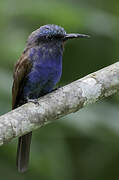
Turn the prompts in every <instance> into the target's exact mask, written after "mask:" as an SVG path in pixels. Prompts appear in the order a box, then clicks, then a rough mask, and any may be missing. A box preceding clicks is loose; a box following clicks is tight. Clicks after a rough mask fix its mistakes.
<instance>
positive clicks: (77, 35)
mask: <svg viewBox="0 0 119 180" xmlns="http://www.w3.org/2000/svg"><path fill="white" fill-rule="evenodd" d="M74 38H90V36H89V35H85V34H66V36H65V37H64V41H66V40H68V39H74Z"/></svg>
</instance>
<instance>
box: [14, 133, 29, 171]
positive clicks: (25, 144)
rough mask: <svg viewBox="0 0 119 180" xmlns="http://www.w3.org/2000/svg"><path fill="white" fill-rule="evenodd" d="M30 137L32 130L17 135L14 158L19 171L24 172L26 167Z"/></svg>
mask: <svg viewBox="0 0 119 180" xmlns="http://www.w3.org/2000/svg"><path fill="white" fill-rule="evenodd" d="M31 138H32V132H30V133H28V134H25V135H24V136H21V137H19V140H18V146H17V159H16V164H17V168H18V171H19V172H25V171H26V170H27V168H28V163H29V154H30V144H31Z"/></svg>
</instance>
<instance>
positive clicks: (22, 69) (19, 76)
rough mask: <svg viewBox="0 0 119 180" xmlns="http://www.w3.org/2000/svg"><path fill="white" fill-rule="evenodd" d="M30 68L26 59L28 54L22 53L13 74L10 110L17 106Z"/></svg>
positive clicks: (29, 63)
mask: <svg viewBox="0 0 119 180" xmlns="http://www.w3.org/2000/svg"><path fill="white" fill-rule="evenodd" d="M31 67H32V64H31V62H30V60H29V59H28V53H27V52H26V53H23V54H22V56H21V57H20V59H19V60H18V62H17V63H16V65H15V69H14V74H13V79H14V80H13V86H12V109H14V108H16V107H17V105H18V104H19V99H20V95H21V93H22V90H23V87H24V83H25V81H26V78H27V75H28V73H29V71H30V69H31Z"/></svg>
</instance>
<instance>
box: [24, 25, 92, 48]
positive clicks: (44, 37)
mask: <svg viewBox="0 0 119 180" xmlns="http://www.w3.org/2000/svg"><path fill="white" fill-rule="evenodd" d="M83 37H84V38H85V37H89V36H88V35H84V34H67V33H66V31H65V30H64V28H62V27H60V26H57V25H54V24H48V25H44V26H41V27H40V28H39V29H37V30H36V31H33V32H32V33H31V35H30V36H29V38H28V41H27V45H28V46H34V45H35V46H36V45H37V46H38V45H41V44H45V43H46V44H47V43H50V45H51V44H54V45H57V46H58V47H59V48H61V47H62V45H63V43H64V42H65V41H66V40H68V39H72V38H83Z"/></svg>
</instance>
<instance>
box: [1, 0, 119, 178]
mask: <svg viewBox="0 0 119 180" xmlns="http://www.w3.org/2000/svg"><path fill="white" fill-rule="evenodd" d="M118 19H119V1H118V0H113V1H111V0H100V1H96V0H85V1H84V0H80V1H79V0H44V1H43V0H34V1H33V0H20V1H18V0H0V115H2V114H4V113H6V112H8V111H10V110H11V87H12V73H13V67H14V64H15V63H16V61H17V59H18V58H19V56H20V55H21V53H22V51H23V49H24V47H25V42H26V39H27V37H28V35H29V34H30V33H31V32H32V31H33V30H35V29H37V28H39V27H40V26H41V25H44V24H58V25H61V26H63V27H64V28H65V29H66V30H67V32H79V33H86V34H90V35H91V39H88V40H87V39H80V40H77V41H75V40H72V41H70V42H68V43H67V44H66V46H65V52H64V57H63V75H62V79H61V82H60V85H64V84H67V83H69V82H72V81H73V80H76V79H78V78H80V77H83V76H84V75H87V74H88V73H90V72H93V71H96V70H98V69H101V68H103V67H104V66H107V65H110V64H112V63H114V62H116V61H118V58H119V20H118ZM118 101H119V95H118V94H117V95H115V96H113V97H111V98H108V99H106V100H104V101H101V102H100V103H96V104H94V105H90V106H88V107H86V108H84V109H82V110H80V111H79V112H77V113H74V114H71V115H69V116H67V117H65V118H63V119H62V120H59V121H57V122H54V123H53V124H49V125H48V126H46V127H43V128H41V129H39V130H37V131H35V132H34V133H33V140H32V147H31V160H30V165H29V170H28V171H27V172H26V173H24V174H19V173H18V172H17V170H16V167H15V156H16V144H17V140H13V141H12V142H11V143H9V144H6V145H4V146H2V147H0V177H1V179H2V180H8V179H18V180H19V179H21V180H24V179H29V180H30V179H33V178H34V179H42V180H61V179H62V180H66V179H68V180H73V179H81V180H98V179H99V180H100V179H101V180H105V179H108V180H112V179H119V165H118V161H119V107H118V106H119V103H118Z"/></svg>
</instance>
